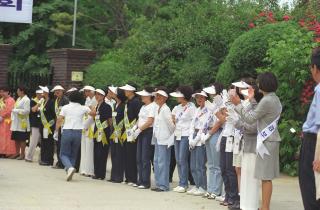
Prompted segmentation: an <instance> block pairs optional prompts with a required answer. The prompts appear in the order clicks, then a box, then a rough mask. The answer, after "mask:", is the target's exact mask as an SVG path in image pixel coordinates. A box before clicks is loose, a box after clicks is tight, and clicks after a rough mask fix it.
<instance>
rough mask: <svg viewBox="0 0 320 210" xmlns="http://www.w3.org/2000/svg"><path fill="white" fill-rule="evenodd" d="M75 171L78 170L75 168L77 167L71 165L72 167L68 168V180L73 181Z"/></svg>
mask: <svg viewBox="0 0 320 210" xmlns="http://www.w3.org/2000/svg"><path fill="white" fill-rule="evenodd" d="M74 172H76V169H75V168H73V167H70V168H69V169H68V173H67V182H68V181H71V179H72V176H73V174H74Z"/></svg>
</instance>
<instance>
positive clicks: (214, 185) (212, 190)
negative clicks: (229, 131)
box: [203, 82, 223, 199]
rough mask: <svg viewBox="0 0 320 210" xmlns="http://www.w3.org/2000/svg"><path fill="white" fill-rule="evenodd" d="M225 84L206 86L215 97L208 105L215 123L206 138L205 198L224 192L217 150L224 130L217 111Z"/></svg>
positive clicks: (211, 96) (206, 89)
mask: <svg viewBox="0 0 320 210" xmlns="http://www.w3.org/2000/svg"><path fill="white" fill-rule="evenodd" d="M222 90H223V85H222V84H220V83H218V82H216V83H214V84H213V85H212V86H210V87H207V88H204V89H203V91H205V92H206V93H207V94H209V96H210V98H212V99H213V101H212V103H211V102H210V103H209V101H206V102H207V104H206V105H207V106H208V108H209V109H210V111H211V112H212V118H213V121H214V123H213V124H212V126H211V128H210V129H209V131H208V134H209V136H210V137H209V138H208V139H207V140H205V145H206V155H207V166H208V175H207V192H206V193H205V194H204V196H203V197H204V198H208V199H216V197H217V196H220V195H221V193H222V176H221V169H220V152H219V151H218V150H217V143H218V139H219V136H220V135H221V131H222V124H221V122H220V121H219V120H218V119H217V118H216V117H215V113H216V112H217V111H219V109H220V107H221V106H222V98H221V95H220V94H221V92H222Z"/></svg>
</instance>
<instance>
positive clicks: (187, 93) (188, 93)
mask: <svg viewBox="0 0 320 210" xmlns="http://www.w3.org/2000/svg"><path fill="white" fill-rule="evenodd" d="M177 90H178V91H180V92H181V93H182V94H183V95H184V99H186V100H187V101H190V100H191V98H192V93H193V89H192V87H191V86H187V85H183V86H180V87H178V89H177Z"/></svg>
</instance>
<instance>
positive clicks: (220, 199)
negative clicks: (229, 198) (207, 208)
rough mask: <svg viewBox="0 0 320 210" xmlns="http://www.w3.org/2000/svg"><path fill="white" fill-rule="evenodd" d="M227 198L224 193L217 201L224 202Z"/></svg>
mask: <svg viewBox="0 0 320 210" xmlns="http://www.w3.org/2000/svg"><path fill="white" fill-rule="evenodd" d="M224 200H225V197H224V195H221V196H218V197H216V201H219V202H223V201H224Z"/></svg>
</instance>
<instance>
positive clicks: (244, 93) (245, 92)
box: [240, 89, 249, 96]
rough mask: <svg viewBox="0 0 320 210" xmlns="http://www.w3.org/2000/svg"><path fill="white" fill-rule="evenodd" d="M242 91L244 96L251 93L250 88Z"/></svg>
mask: <svg viewBox="0 0 320 210" xmlns="http://www.w3.org/2000/svg"><path fill="white" fill-rule="evenodd" d="M240 93H241V94H242V95H244V96H248V95H249V90H248V89H244V90H241V91H240Z"/></svg>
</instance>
